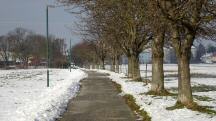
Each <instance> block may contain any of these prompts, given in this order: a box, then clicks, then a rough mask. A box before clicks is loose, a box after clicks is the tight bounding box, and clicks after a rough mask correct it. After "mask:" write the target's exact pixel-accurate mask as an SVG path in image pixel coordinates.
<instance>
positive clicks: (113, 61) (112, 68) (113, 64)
mask: <svg viewBox="0 0 216 121" xmlns="http://www.w3.org/2000/svg"><path fill="white" fill-rule="evenodd" d="M111 63H112V64H111V71H113V72H115V57H112V62H111Z"/></svg>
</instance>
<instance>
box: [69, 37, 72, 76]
mask: <svg viewBox="0 0 216 121" xmlns="http://www.w3.org/2000/svg"><path fill="white" fill-rule="evenodd" d="M69 51H70V72H71V58H72V55H71V54H72V53H71V39H70V50H69Z"/></svg>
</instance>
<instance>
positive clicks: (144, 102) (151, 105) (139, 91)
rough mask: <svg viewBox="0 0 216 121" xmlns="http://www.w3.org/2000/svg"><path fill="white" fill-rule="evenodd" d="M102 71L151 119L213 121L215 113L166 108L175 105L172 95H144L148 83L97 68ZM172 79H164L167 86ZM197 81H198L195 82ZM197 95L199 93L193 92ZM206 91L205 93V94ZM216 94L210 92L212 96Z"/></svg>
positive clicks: (147, 88)
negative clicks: (131, 97)
mask: <svg viewBox="0 0 216 121" xmlns="http://www.w3.org/2000/svg"><path fill="white" fill-rule="evenodd" d="M97 71H98V72H102V73H109V74H110V76H109V77H110V78H111V79H112V81H114V82H116V83H118V84H120V85H121V87H122V91H123V93H125V94H129V95H132V96H133V97H134V98H135V101H136V104H137V105H139V106H140V108H141V109H144V110H145V111H147V112H148V114H149V115H150V117H151V119H152V121H215V120H216V116H215V115H208V114H203V113H200V112H197V111H192V110H190V109H187V108H182V109H176V110H167V109H166V108H167V107H171V106H173V105H175V103H176V99H175V98H173V97H172V96H152V95H145V94H146V93H147V92H148V91H149V90H150V85H145V84H144V83H143V82H133V81H130V80H129V79H127V78H125V75H124V74H117V73H114V72H110V71H106V70H97ZM173 81H175V80H172V81H166V82H165V83H166V84H167V85H168V87H173V86H174V85H175V84H176V83H173ZM196 83H198V82H196ZM173 84H174V85H173ZM195 94H196V95H199V94H200V93H195ZM207 94H208V93H206V95H207ZM215 96H216V95H215V94H212V96H211V97H212V98H214V97H215ZM200 103H201V105H202V104H204V102H198V104H200ZM205 104H206V105H211V106H212V105H213V107H215V106H216V104H215V103H214V101H213V102H205Z"/></svg>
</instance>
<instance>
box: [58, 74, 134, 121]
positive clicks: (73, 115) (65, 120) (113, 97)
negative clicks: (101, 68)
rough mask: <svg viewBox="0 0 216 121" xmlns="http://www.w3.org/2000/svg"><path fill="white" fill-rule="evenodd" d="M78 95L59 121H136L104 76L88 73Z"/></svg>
mask: <svg viewBox="0 0 216 121" xmlns="http://www.w3.org/2000/svg"><path fill="white" fill-rule="evenodd" d="M88 74H89V77H88V78H87V79H85V80H83V81H82V87H81V91H80V93H79V94H78V95H77V97H76V98H74V99H72V100H71V101H70V103H69V104H68V109H67V111H66V112H65V113H64V114H63V116H62V118H61V119H59V121H136V120H135V116H134V114H133V112H132V111H131V110H130V109H129V107H128V106H127V105H126V104H125V101H124V99H122V97H121V96H119V95H118V92H117V90H116V88H115V87H114V85H113V83H112V82H111V81H110V80H109V78H108V77H106V75H105V74H100V73H96V72H88Z"/></svg>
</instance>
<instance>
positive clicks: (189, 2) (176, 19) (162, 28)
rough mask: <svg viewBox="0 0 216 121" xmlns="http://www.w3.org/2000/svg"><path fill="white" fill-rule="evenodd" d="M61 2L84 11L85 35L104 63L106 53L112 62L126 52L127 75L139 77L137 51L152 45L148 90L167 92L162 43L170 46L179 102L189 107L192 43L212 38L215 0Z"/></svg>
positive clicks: (83, 0)
mask: <svg viewBox="0 0 216 121" xmlns="http://www.w3.org/2000/svg"><path fill="white" fill-rule="evenodd" d="M59 1H60V2H62V3H64V4H68V5H71V6H73V8H76V7H78V9H75V12H78V13H84V15H85V17H84V18H83V21H84V23H82V25H84V27H83V28H82V31H83V30H84V35H85V37H84V39H85V40H87V41H89V42H90V43H93V45H94V46H93V47H95V50H96V51H95V52H96V55H97V56H98V58H99V59H100V62H101V63H102V66H104V59H105V57H109V58H112V61H113V64H114V63H116V62H118V61H116V60H118V59H119V56H120V55H122V54H124V55H126V56H127V57H128V61H129V62H128V77H130V78H133V79H134V80H141V76H140V69H139V54H140V53H141V52H142V51H143V50H144V49H146V48H149V47H151V48H152V80H151V91H152V92H154V93H155V94H163V93H166V92H167V91H166V89H165V88H164V71H163V56H164V52H163V47H164V46H165V45H166V46H172V48H173V49H174V50H175V55H176V57H177V63H178V75H179V78H178V99H177V102H178V103H180V104H183V105H185V106H187V107H190V106H193V104H194V103H193V97H192V90H191V84H190V57H191V47H192V45H193V42H194V40H195V39H197V38H201V39H202V38H205V39H206V38H207V39H209V38H213V37H214V35H215V20H216V19H215V17H216V1H215V0H59ZM72 11H74V9H73V10H72ZM203 40H204V39H203ZM87 50H88V49H87ZM95 62H98V61H95ZM103 68H104V67H103Z"/></svg>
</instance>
